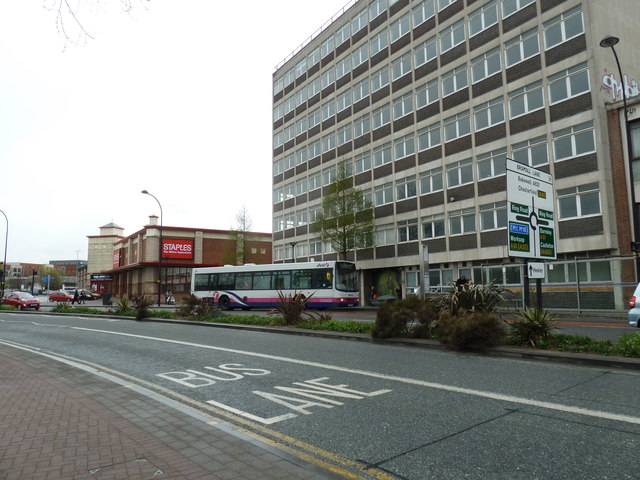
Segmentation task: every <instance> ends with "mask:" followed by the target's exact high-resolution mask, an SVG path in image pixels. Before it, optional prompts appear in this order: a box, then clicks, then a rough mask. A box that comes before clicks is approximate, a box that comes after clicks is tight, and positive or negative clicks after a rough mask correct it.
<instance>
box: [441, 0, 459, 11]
mask: <svg viewBox="0 0 640 480" xmlns="http://www.w3.org/2000/svg"><path fill="white" fill-rule="evenodd" d="M455 1H456V0H438V11H441V10H444V9H445V8H447V7H448V6H449V5H451V4H452V3H454V2H455Z"/></svg>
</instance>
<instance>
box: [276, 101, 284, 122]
mask: <svg viewBox="0 0 640 480" xmlns="http://www.w3.org/2000/svg"><path fill="white" fill-rule="evenodd" d="M283 115H284V113H283V110H282V103H280V104H278V105H276V106H275V107H273V121H274V122H277V121H278V120H280V119H281V118H282V117H283Z"/></svg>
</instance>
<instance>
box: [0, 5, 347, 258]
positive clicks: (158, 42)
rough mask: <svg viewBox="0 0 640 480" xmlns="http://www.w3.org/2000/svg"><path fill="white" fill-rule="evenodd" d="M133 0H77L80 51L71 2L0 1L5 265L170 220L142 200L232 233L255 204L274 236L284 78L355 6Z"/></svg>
mask: <svg viewBox="0 0 640 480" xmlns="http://www.w3.org/2000/svg"><path fill="white" fill-rule="evenodd" d="M130 2H131V4H132V6H133V9H132V10H131V11H130V12H128V13H123V12H122V3H121V2H118V1H116V0H109V1H105V0H72V1H70V2H69V4H70V5H76V6H77V8H76V9H75V14H76V17H77V18H78V19H79V21H80V23H81V24H82V26H83V28H84V29H85V30H86V31H87V33H88V34H89V35H90V36H91V37H92V38H87V37H84V38H82V39H81V40H80V41H79V42H76V41H66V40H65V36H64V34H63V33H62V32H61V31H60V28H59V27H60V25H58V24H57V23H56V11H55V10H51V9H50V7H52V6H55V5H57V4H58V3H59V0H0V178H1V179H2V180H1V182H0V210H2V211H3V212H4V213H5V214H6V216H7V220H8V222H5V219H4V217H3V216H2V215H1V214H0V249H4V247H5V238H6V236H7V232H8V241H7V242H6V251H7V263H16V262H22V263H42V264H45V263H48V262H49V261H51V260H76V259H80V260H86V259H87V242H88V239H87V237H88V236H92V235H99V233H100V227H101V226H103V225H106V224H108V223H111V222H114V223H116V224H117V225H119V226H121V227H123V228H124V235H131V234H133V233H135V232H136V231H138V230H140V229H141V228H142V227H143V226H144V225H146V224H148V222H149V216H150V215H158V216H160V208H159V206H158V203H157V202H156V201H155V200H154V199H153V198H152V197H150V196H148V195H143V194H142V193H141V191H142V190H148V191H149V192H150V193H151V194H153V195H154V196H155V197H156V198H157V199H158V201H159V202H160V204H161V205H162V219H163V224H164V225H165V226H179V227H198V228H211V229H229V228H232V227H235V226H236V215H237V214H238V213H239V212H240V211H241V210H242V209H243V208H244V209H246V212H247V214H248V216H249V219H250V221H251V224H252V229H253V230H254V231H258V232H271V227H272V220H271V206H272V201H271V198H272V196H271V179H272V175H271V172H272V169H271V165H272V155H271V154H272V130H271V126H272V96H271V94H272V75H273V72H274V71H275V67H276V65H278V64H279V63H280V62H281V61H282V60H283V59H284V58H285V57H287V56H288V55H289V54H290V53H291V52H292V51H293V50H294V49H296V48H297V47H298V46H299V45H300V44H302V43H303V42H304V41H305V40H306V39H308V38H309V37H310V36H311V35H313V34H314V32H317V31H318V29H320V28H321V27H323V26H325V25H326V24H327V22H328V21H330V20H331V18H332V17H334V16H335V15H336V14H338V13H339V12H340V11H341V10H342V8H343V7H345V6H346V5H347V3H348V2H347V0H323V1H314V0H271V1H264V0H245V1H244V2H220V1H215V0H181V1H177V0H173V1H171V0H150V1H145V0H130ZM349 3H352V2H349ZM63 20H64V22H63V26H64V29H65V30H66V31H67V33H68V34H69V36H70V37H72V40H76V39H77V38H78V37H77V35H76V32H78V29H77V27H76V26H75V25H74V23H73V21H72V18H71V17H70V16H68V15H66V16H64V17H63ZM7 224H8V230H7ZM3 253H4V251H3V250H0V255H3ZM0 261H2V258H1V257H0Z"/></svg>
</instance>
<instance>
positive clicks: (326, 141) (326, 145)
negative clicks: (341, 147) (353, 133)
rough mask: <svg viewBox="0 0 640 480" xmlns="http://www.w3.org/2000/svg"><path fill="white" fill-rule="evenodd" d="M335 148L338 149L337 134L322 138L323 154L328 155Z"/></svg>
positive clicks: (329, 134)
mask: <svg viewBox="0 0 640 480" xmlns="http://www.w3.org/2000/svg"><path fill="white" fill-rule="evenodd" d="M334 148H336V134H335V132H331V133H328V134H327V135H325V136H324V137H322V153H327V152H328V151H330V150H333V149H334Z"/></svg>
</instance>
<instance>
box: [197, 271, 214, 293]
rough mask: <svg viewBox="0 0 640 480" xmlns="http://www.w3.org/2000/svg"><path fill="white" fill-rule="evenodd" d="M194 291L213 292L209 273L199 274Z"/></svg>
mask: <svg viewBox="0 0 640 480" xmlns="http://www.w3.org/2000/svg"><path fill="white" fill-rule="evenodd" d="M193 289H194V290H196V291H206V290H211V289H210V288H209V274H208V273H197V274H196V280H195V284H194V286H193Z"/></svg>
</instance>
